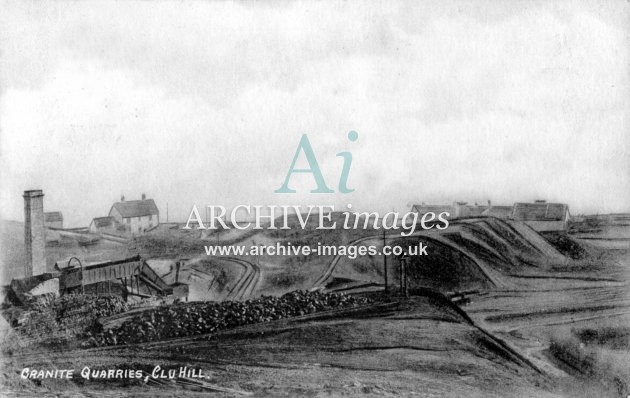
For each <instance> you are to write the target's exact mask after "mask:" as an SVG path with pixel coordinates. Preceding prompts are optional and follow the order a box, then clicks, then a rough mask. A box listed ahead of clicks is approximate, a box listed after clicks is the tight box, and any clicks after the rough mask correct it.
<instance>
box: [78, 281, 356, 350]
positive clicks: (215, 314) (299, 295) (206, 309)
mask: <svg viewBox="0 0 630 398" xmlns="http://www.w3.org/2000/svg"><path fill="white" fill-rule="evenodd" d="M365 303H367V299H364V298H355V297H352V296H346V295H343V294H337V293H322V292H306V291H295V292H291V293H287V294H285V295H284V296H281V297H272V296H263V297H260V298H258V299H255V300H248V301H246V302H238V301H223V302H196V303H185V304H182V303H180V304H174V305H170V306H162V307H159V308H155V309H151V310H149V311H145V312H143V313H141V314H140V315H137V316H135V317H133V318H131V319H129V320H127V321H126V322H124V323H123V324H122V325H120V326H118V327H116V328H113V329H110V330H106V331H101V332H98V333H93V334H90V335H89V336H88V337H89V340H88V345H99V346H100V345H116V344H130V343H140V342H147V341H154V340H161V339H167V338H174V337H184V336H192V335H199V334H205V333H213V332H216V331H220V330H225V329H229V328H233V327H236V326H241V325H247V324H253V323H261V322H269V321H272V320H275V319H282V318H289V317H294V316H299V315H305V314H310V313H314V312H320V311H326V310H330V309H335V308H350V307H355V306H358V305H361V304H365Z"/></svg>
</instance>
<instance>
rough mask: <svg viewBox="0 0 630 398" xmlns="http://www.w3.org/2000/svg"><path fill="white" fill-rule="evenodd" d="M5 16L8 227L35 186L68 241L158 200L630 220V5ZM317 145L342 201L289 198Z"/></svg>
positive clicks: (186, 8)
mask: <svg viewBox="0 0 630 398" xmlns="http://www.w3.org/2000/svg"><path fill="white" fill-rule="evenodd" d="M0 4H1V5H0V7H1V9H2V12H0V217H1V218H3V219H12V220H22V219H23V202H22V192H23V191H24V190H26V189H43V190H44V193H45V210H46V211H53V210H59V211H62V212H63V214H64V217H65V221H66V225H67V226H87V225H88V224H89V222H90V220H91V219H92V218H93V217H97V216H104V215H107V213H108V212H109V209H110V207H111V205H112V204H113V203H114V202H116V201H118V200H119V199H120V197H121V195H124V196H125V197H126V199H139V198H140V196H141V195H142V193H146V194H147V196H148V197H150V198H153V199H155V201H156V203H157V205H158V207H159V208H160V211H161V217H162V220H163V221H164V220H165V218H166V208H167V204H168V211H169V218H170V220H171V221H173V220H185V219H186V218H187V216H188V214H189V212H190V209H191V206H192V205H197V206H199V207H203V206H206V205H223V206H226V207H228V208H229V207H232V206H236V205H238V204H249V205H255V204H260V205H282V204H290V205H293V204H296V205H308V204H321V205H329V204H330V205H335V206H337V207H339V208H341V207H342V206H345V204H347V203H352V205H353V208H354V209H362V210H377V211H391V210H392V209H394V210H396V211H400V212H405V211H407V210H408V209H409V206H410V204H412V203H419V202H426V203H450V202H452V201H455V200H457V201H468V202H470V203H474V202H480V203H485V202H486V201H487V200H492V202H493V204H511V203H513V202H515V201H531V200H535V199H546V200H548V201H558V202H564V203H568V204H569V206H570V210H571V213H573V214H577V213H595V212H599V213H603V212H619V211H630V200H629V199H630V134H629V133H630V128H629V127H630V118H629V116H630V73H629V72H630V70H629V65H630V54H629V53H630V43H629V42H630V3H628V2H626V1H582V2H578V1H571V2H564V1H545V2H538V1H516V2H498V1H446V2H441V1H440V2H438V1H419V2H418V1H409V2H406V1H392V2H381V1H367V2H358V1H343V2H342V1H321V2H315V1H297V2H289V1H270V2H233V1H216V2H213V1H204V2H201V1H200V2H179V1H158V2H145V1H139V2H117V1H99V2H75V1H68V2H64V1H56V2H34V1H2V2H1V3H0ZM349 131H356V132H357V133H358V137H359V138H358V139H357V140H356V141H354V142H351V141H350V140H348V132H349ZM302 134H307V135H308V138H309V141H310V143H311V145H312V148H313V151H314V153H315V155H316V159H317V161H318V163H319V166H320V167H321V170H322V172H323V174H324V177H325V180H326V183H327V185H328V186H329V187H330V188H331V189H333V190H334V191H335V193H331V194H312V193H310V190H311V189H313V188H314V182H313V179H312V177H311V176H309V175H306V174H303V175H297V174H296V175H295V176H293V177H292V180H291V184H290V185H291V187H292V188H294V189H296V190H297V193H295V194H278V193H274V191H275V190H276V189H278V188H280V186H281V185H282V183H283V181H284V178H285V176H286V174H287V172H288V170H289V166H290V164H291V161H292V159H293V156H294V154H295V152H296V150H297V147H298V142H299V140H300V137H301V136H302ZM340 152H350V153H351V154H352V164H351V167H350V171H349V174H348V187H349V188H352V189H354V191H353V192H352V193H348V194H344V193H340V192H338V181H339V176H340V174H341V170H342V167H343V159H342V158H341V157H338V156H336V154H338V153H340ZM301 164H305V161H304V159H303V157H300V161H299V162H298V166H299V165H301ZM344 210H345V209H344Z"/></svg>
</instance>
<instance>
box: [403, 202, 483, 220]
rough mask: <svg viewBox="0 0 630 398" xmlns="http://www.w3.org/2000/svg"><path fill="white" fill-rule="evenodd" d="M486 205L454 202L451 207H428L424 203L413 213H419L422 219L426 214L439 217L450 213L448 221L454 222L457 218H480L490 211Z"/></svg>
mask: <svg viewBox="0 0 630 398" xmlns="http://www.w3.org/2000/svg"><path fill="white" fill-rule="evenodd" d="M488 207H489V206H486V205H478V204H476V203H475V204H474V205H469V204H468V203H467V202H454V203H453V204H451V205H426V204H424V203H422V204H419V205H413V206H412V207H411V211H412V212H415V213H418V215H419V216H420V217H422V216H423V215H424V214H426V213H434V214H435V216H436V217H437V216H438V215H439V214H440V213H444V212H446V213H448V214H449V215H448V216H446V218H447V219H449V220H453V219H456V218H465V217H479V216H481V215H482V213H483V212H484V211H485V210H487V209H488Z"/></svg>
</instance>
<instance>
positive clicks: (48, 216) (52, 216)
mask: <svg viewBox="0 0 630 398" xmlns="http://www.w3.org/2000/svg"><path fill="white" fill-rule="evenodd" d="M44 221H45V222H55V221H63V214H61V212H60V211H48V212H46V213H44Z"/></svg>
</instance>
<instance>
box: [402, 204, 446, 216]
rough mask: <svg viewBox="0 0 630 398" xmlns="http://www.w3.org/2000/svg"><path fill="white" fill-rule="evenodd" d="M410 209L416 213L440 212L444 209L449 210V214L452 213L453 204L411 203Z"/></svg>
mask: <svg viewBox="0 0 630 398" xmlns="http://www.w3.org/2000/svg"><path fill="white" fill-rule="evenodd" d="M411 211H413V212H416V213H418V214H425V213H431V212H433V213H436V214H438V213H442V212H444V211H446V212H449V213H450V214H451V215H453V214H454V209H453V206H451V205H413V206H412V208H411Z"/></svg>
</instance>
